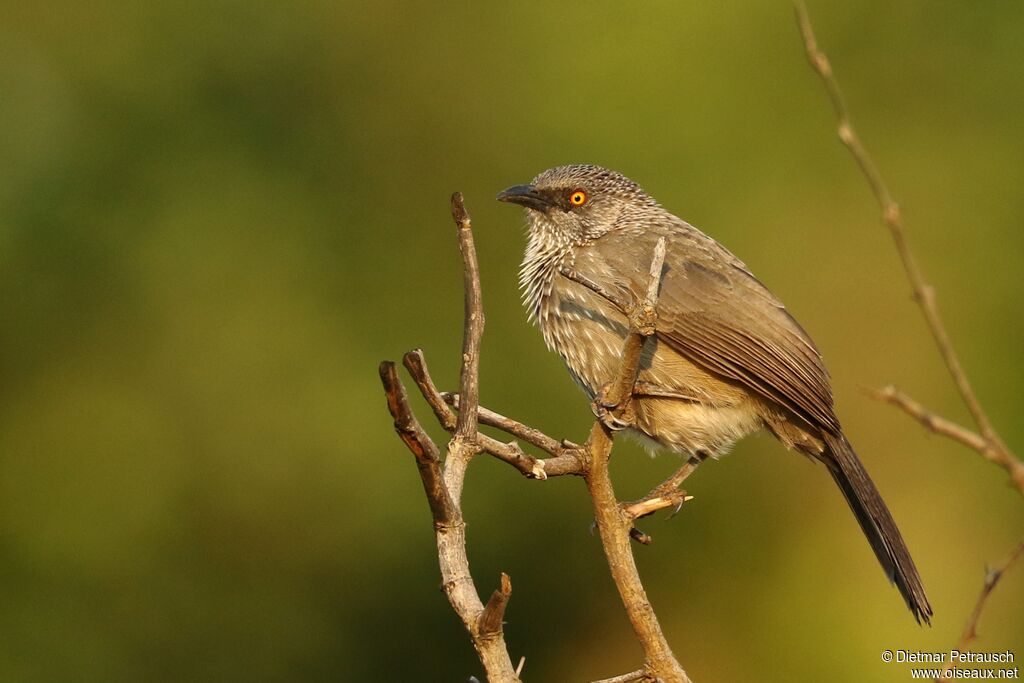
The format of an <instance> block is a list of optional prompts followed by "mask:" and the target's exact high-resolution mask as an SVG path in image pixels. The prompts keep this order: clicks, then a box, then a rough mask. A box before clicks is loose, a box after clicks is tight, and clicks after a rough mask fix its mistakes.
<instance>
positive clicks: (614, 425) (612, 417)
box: [590, 401, 633, 432]
mask: <svg viewBox="0 0 1024 683" xmlns="http://www.w3.org/2000/svg"><path fill="white" fill-rule="evenodd" d="M590 409H591V410H592V411H593V412H594V417H596V418H597V419H598V420H599V421H600V422H601V424H603V425H604V426H605V427H607V428H608V429H609V430H611V431H613V432H621V431H622V430H623V429H627V428H629V427H632V426H633V425H632V424H631V423H630V422H629V420H627V419H624V416H621V415H617V414H616V412H615V411H614V410H611V409H609V408H608V407H607V406H605V405H603V404H602V403H601V402H600V401H593V402H591V404H590Z"/></svg>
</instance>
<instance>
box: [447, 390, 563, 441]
mask: <svg viewBox="0 0 1024 683" xmlns="http://www.w3.org/2000/svg"><path fill="white" fill-rule="evenodd" d="M441 399H442V400H443V401H444V402H445V403H446V404H448V405H450V406H452V407H453V408H455V409H456V410H458V409H459V395H458V394H453V393H451V392H448V391H442V392H441ZM478 419H479V420H480V424H484V425H487V426H488V427H494V428H495V429H500V430H501V431H503V432H505V433H506V434H509V435H511V436H514V437H516V438H517V439H522V440H523V441H525V442H526V443H528V444H532V445H534V446H536V447H537V448H539V449H541V450H542V451H544V452H545V453H550V454H551V455H564V454H565V453H567V452H569V451H572V450H579V448H580V447H579V446H571V445H566V444H565V442H563V441H559V440H558V439H554V438H552V437H550V436H548V435H547V434H545V433H544V432H542V431H540V430H539V429H535V428H534V427H530V426H528V425H524V424H523V423H522V422H517V421H516V420H513V419H512V418H510V417H505V416H504V415H500V414H498V413H496V412H494V411H493V410H488V409H487V408H484V407H483V406H480V407H479V408H478Z"/></svg>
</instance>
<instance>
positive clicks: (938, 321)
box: [794, 0, 1024, 492]
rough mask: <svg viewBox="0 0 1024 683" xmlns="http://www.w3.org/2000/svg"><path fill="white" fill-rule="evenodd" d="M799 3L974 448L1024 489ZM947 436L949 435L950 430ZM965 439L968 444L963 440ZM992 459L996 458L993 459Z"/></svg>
mask: <svg viewBox="0 0 1024 683" xmlns="http://www.w3.org/2000/svg"><path fill="white" fill-rule="evenodd" d="M794 5H795V8H796V18H797V23H798V24H799V26H800V33H801V35H802V36H803V41H804V49H805V51H806V53H807V59H808V61H809V62H810V63H811V67H812V68H813V69H814V70H815V71H816V72H817V73H818V75H819V76H820V77H821V81H822V83H824V85H825V90H826V91H827V92H828V96H829V99H830V100H831V101H832V106H833V107H834V109H835V112H836V117H837V119H838V133H839V139H840V140H842V142H843V144H844V145H846V147H847V149H849V150H850V154H852V155H853V158H854V160H855V161H856V162H857V165H858V166H860V169H861V171H862V172H863V174H864V177H865V178H866V179H867V182H868V185H870V186H871V191H872V193H873V194H874V195H875V199H876V200H877V201H878V204H879V206H880V207H881V210H882V222H883V223H884V224H885V226H886V227H887V228H889V232H890V234H891V235H892V239H893V242H894V244H895V245H896V251H897V252H898V253H899V255H900V260H901V261H902V263H903V270H904V271H905V272H906V275H907V279H908V280H909V282H910V287H911V289H912V291H913V293H914V299H915V300H916V301H917V303H918V305H919V306H920V307H921V312H922V313H923V314H924V318H925V321H926V322H927V323H928V329H929V331H930V332H931V334H932V337H933V338H934V339H935V343H936V345H937V346H938V348H939V353H940V354H941V355H942V359H943V361H944V362H945V364H946V369H947V370H948V371H949V374H950V376H951V377H952V379H953V382H954V383H955V384H956V386H957V389H958V390H959V393H960V397H961V398H962V399H963V401H964V403H965V404H966V405H967V409H968V410H969V411H970V413H971V416H972V417H973V418H974V422H975V424H976V425H977V426H978V430H979V431H980V432H981V436H982V437H983V438H984V440H985V441H986V448H985V449H978V448H975V450H977V451H978V452H979V453H982V454H983V455H984V453H985V451H988V450H991V451H997V452H999V453H1001V454H1002V456H1001V457H1000V458H999V460H1002V461H1005V462H1007V463H1016V465H1004V467H1006V469H1007V471H1008V472H1009V473H1010V474H1011V476H1013V477H1014V483H1015V484H1016V485H1017V486H1018V488H1020V487H1021V486H1022V485H1024V483H1022V481H1021V480H1020V479H1018V478H1017V476H1016V475H1015V474H1014V472H1015V469H1016V467H1017V466H1020V462H1021V461H1020V459H1019V458H1017V457H1016V456H1015V455H1013V453H1012V452H1011V451H1010V450H1009V448H1007V446H1006V444H1005V443H1003V440H1002V439H1001V438H1000V437H999V434H998V433H997V432H996V430H995V427H993V426H992V422H991V420H989V417H988V415H987V414H986V413H985V410H984V409H983V408H982V407H981V403H980V402H979V401H978V398H977V396H976V395H975V393H974V390H973V389H972V388H971V383H970V381H969V380H968V379H967V374H966V373H965V372H964V370H963V367H962V366H961V365H960V359H959V358H958V357H957V353H956V350H955V349H954V348H953V343H952V341H950V338H949V333H948V332H947V331H946V326H945V324H944V323H943V322H942V317H941V316H940V314H939V308H938V304H937V303H936V300H935V288H934V287H932V285H931V284H929V283H928V282H927V281H926V280H925V278H924V275H923V274H922V272H921V269H920V268H919V267H918V265H917V260H916V259H915V258H914V254H913V252H912V251H911V250H910V245H909V243H908V242H907V237H906V232H905V231H904V228H903V219H902V216H901V214H900V207H899V204H897V203H896V202H895V200H893V198H892V194H891V193H890V192H889V188H888V186H887V185H886V184H885V181H884V180H883V178H882V175H881V174H880V173H879V172H878V168H877V167H876V166H875V164H874V161H872V159H871V155H870V154H868V151H867V149H865V148H864V145H863V143H862V142H861V140H860V137H859V136H858V135H857V131H856V130H855V129H854V128H853V124H852V123H851V122H850V114H849V111H848V110H847V108H846V102H845V101H844V99H843V93H842V90H841V89H840V88H839V82H838V81H837V80H836V78H835V75H834V74H833V73H832V66H831V64H830V63H829V61H828V57H827V56H826V55H825V53H823V52H822V51H821V50H819V49H818V43H817V40H816V39H815V37H814V28H813V27H812V26H811V20H810V17H809V16H808V14H807V8H806V7H805V6H804V3H803V2H802V0H795V1H794ZM946 436H950V435H949V434H946ZM961 443H963V442H962V441H961ZM986 457H987V456H986ZM989 459H990V460H992V458H989ZM1016 471H1019V470H1016ZM1021 491H1022V492H1024V488H1022V489H1021Z"/></svg>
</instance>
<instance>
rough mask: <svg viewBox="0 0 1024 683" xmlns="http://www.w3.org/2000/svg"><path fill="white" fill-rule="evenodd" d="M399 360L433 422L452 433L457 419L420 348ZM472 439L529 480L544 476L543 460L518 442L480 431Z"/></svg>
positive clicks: (545, 473)
mask: <svg viewBox="0 0 1024 683" xmlns="http://www.w3.org/2000/svg"><path fill="white" fill-rule="evenodd" d="M402 363H403V364H404V365H405V367H406V369H407V370H408V371H409V374H410V375H411V376H412V379H413V381H414V382H415V383H416V386H417V387H419V390H420V393H421V394H423V398H424V399H425V400H426V401H427V404H428V405H429V406H430V407H431V409H432V410H433V411H434V415H435V416H436V417H437V421H438V422H439V423H440V424H441V426H442V427H444V428H445V429H446V430H448V431H449V432H453V433H455V432H456V429H457V424H458V418H457V416H456V414H455V411H453V410H452V409H451V408H450V407H448V404H447V403H445V401H444V398H443V397H442V396H441V393H440V392H439V391H438V390H437V387H436V386H435V385H434V380H433V379H431V377H430V371H429V370H427V359H426V357H424V355H423V351H422V350H421V349H413V350H412V351H409V352H408V353H406V354H405V355H404V356H403V357H402ZM472 441H473V443H475V444H476V445H477V446H478V447H479V448H480V450H482V451H483V452H484V453H487V454H488V455H492V456H494V457H495V458H497V459H499V460H502V461H504V462H506V463H508V464H509V465H512V467H514V468H516V469H517V470H519V471H520V472H521V473H522V474H524V475H525V476H527V477H529V478H531V479H547V477H548V474H547V471H546V470H545V468H544V462H543V461H542V460H539V459H538V458H535V457H533V456H532V455H529V454H527V453H524V452H523V449H522V448H520V447H519V444H517V443H515V442H511V443H502V442H501V441H498V440H497V439H494V438H491V437H489V436H487V435H485V434H480V433H477V435H476V437H475V438H474V439H473V440H472Z"/></svg>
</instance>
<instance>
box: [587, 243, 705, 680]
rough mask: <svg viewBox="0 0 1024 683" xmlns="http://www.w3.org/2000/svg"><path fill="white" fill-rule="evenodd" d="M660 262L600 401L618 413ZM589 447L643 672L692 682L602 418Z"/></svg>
mask: <svg viewBox="0 0 1024 683" xmlns="http://www.w3.org/2000/svg"><path fill="white" fill-rule="evenodd" d="M664 259H665V244H664V239H662V240H660V241H659V243H658V245H657V247H656V248H655V253H654V256H653V258H652V262H651V271H650V272H651V275H652V279H653V280H654V282H653V283H652V284H651V285H650V287H649V288H648V292H647V293H648V297H647V298H646V300H645V301H643V302H641V304H640V305H639V306H637V307H636V308H635V309H634V310H633V311H630V315H629V322H630V327H631V329H630V333H629V335H628V336H627V337H626V342H625V344H624V347H623V353H622V364H621V366H620V368H619V374H618V376H617V377H616V379H615V380H614V381H613V382H612V384H611V386H610V388H609V390H608V392H607V393H606V395H605V396H604V400H605V401H606V403H607V404H608V405H610V406H612V407H614V408H616V409H619V408H622V407H625V405H626V403H627V402H628V400H629V398H630V395H631V393H632V389H633V385H634V383H635V382H636V376H637V372H638V370H639V366H640V352H641V350H642V348H643V345H644V343H645V341H646V339H647V336H649V335H651V334H653V333H654V320H655V315H656V310H657V304H658V302H657V298H658V292H659V288H660V280H661V272H662V268H663V265H664ZM587 448H588V451H589V453H590V458H589V467H588V469H587V472H586V474H585V475H584V476H585V478H586V482H587V488H588V490H589V492H590V498H591V500H592V501H593V506H594V517H595V520H596V522H597V528H598V531H599V532H600V535H601V543H602V545H603V547H604V553H605V557H606V558H607V560H608V567H609V569H611V573H612V578H613V579H614V581H615V587H616V588H617V589H618V591H619V596H620V597H621V599H622V604H623V605H624V606H625V608H626V614H627V615H628V616H629V621H630V623H631V624H632V626H633V632H634V633H635V634H636V636H637V638H638V639H639V640H640V644H641V645H642V647H643V650H644V657H645V659H646V667H645V671H647V672H649V673H650V675H651V677H652V678H660V679H662V680H664V681H666V683H689V681H690V679H689V677H688V676H687V675H686V672H685V671H684V670H683V668H682V666H680V665H679V662H678V660H677V659H676V657H675V655H674V654H673V653H672V648H671V647H669V644H668V641H667V640H666V639H665V635H664V633H663V632H662V630H661V626H660V624H659V623H658V618H657V616H656V615H655V614H654V608H653V607H652V606H651V602H650V600H649V599H648V597H647V592H646V591H645V590H644V587H643V584H642V583H641V582H640V575H639V573H638V572H637V568H636V562H635V560H634V559H633V549H632V548H631V547H630V538H631V537H634V536H635V537H637V539H638V540H640V541H641V542H643V539H644V538H645V535H644V534H642V533H640V532H639V531H638V532H636V534H634V533H633V518H632V517H630V516H629V515H627V514H626V512H625V511H624V510H623V508H622V506H621V505H619V502H618V500H617V499H616V497H615V490H614V488H613V486H612V481H611V476H610V473H609V470H608V464H609V459H610V456H611V449H612V432H611V430H610V429H609V428H608V427H607V426H606V425H605V424H604V423H603V422H602V421H601V420H600V419H598V420H597V421H595V422H594V426H593V428H592V429H591V430H590V438H589V439H588V440H587ZM647 540H649V538H648V539H647Z"/></svg>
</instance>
